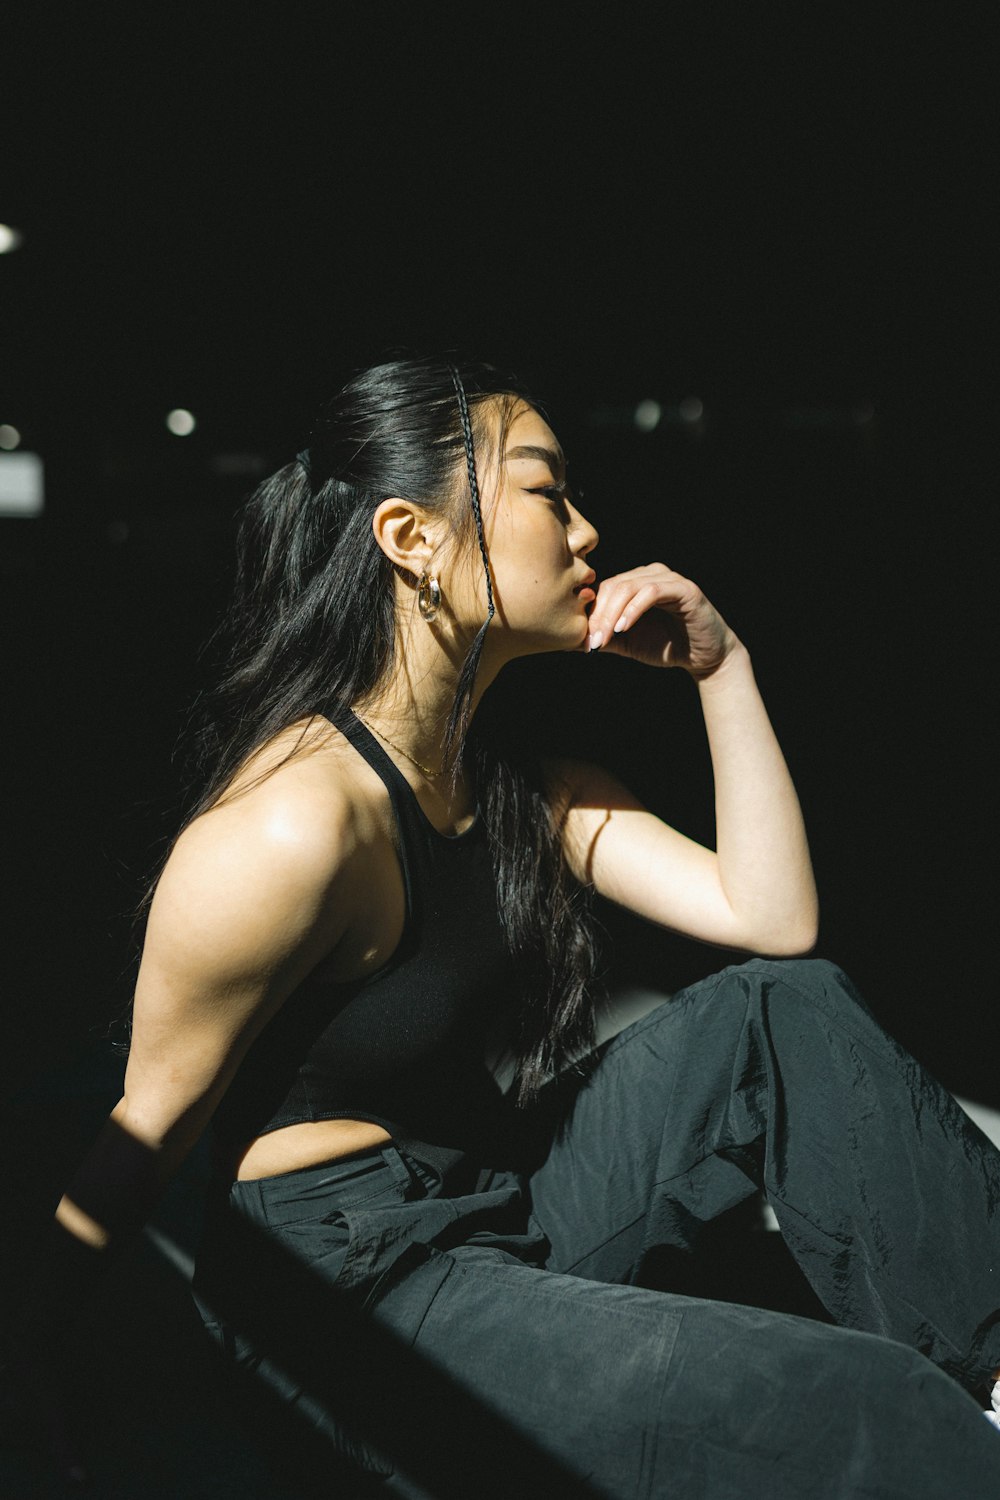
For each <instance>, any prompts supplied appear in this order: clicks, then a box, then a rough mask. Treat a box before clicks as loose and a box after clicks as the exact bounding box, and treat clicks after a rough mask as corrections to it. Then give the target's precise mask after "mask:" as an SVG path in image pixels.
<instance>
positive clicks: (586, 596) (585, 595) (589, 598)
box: [573, 588, 597, 604]
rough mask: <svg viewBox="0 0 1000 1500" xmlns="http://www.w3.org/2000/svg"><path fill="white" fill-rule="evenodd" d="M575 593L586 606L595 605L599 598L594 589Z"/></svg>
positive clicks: (577, 590) (583, 589) (578, 590)
mask: <svg viewBox="0 0 1000 1500" xmlns="http://www.w3.org/2000/svg"><path fill="white" fill-rule="evenodd" d="M573 592H574V594H575V595H576V597H577V598H578V599H582V600H583V601H584V603H585V604H593V602H594V600H595V599H596V598H597V595H596V594H595V593H594V590H593V589H592V588H582V589H574V590H573Z"/></svg>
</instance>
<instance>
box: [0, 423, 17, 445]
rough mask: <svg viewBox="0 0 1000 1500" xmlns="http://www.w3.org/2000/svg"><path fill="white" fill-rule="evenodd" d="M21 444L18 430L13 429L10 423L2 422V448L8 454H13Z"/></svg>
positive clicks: (0, 440)
mask: <svg viewBox="0 0 1000 1500" xmlns="http://www.w3.org/2000/svg"><path fill="white" fill-rule="evenodd" d="M20 442H21V434H20V433H19V432H18V430H17V428H16V427H12V426H11V425H10V423H9V422H0V448H3V449H4V451H5V452H7V453H13V451H14V449H15V448H17V447H18V446H19V445H20Z"/></svg>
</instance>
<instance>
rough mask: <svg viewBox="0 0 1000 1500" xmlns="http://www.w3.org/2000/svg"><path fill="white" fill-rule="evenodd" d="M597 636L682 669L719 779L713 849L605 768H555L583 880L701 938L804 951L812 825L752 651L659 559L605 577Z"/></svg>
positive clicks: (811, 931)
mask: <svg viewBox="0 0 1000 1500" xmlns="http://www.w3.org/2000/svg"><path fill="white" fill-rule="evenodd" d="M616 626H619V627H620V628H617V629H616ZM590 631H591V639H592V640H594V639H599V640H600V641H601V643H602V644H601V646H600V650H601V651H602V652H603V653H605V654H611V655H621V656H629V657H631V658H632V660H634V661H639V662H642V663H644V664H645V665H648V666H651V667H681V668H683V669H684V670H685V671H687V672H688V673H689V674H690V675H691V676H692V677H693V678H694V680H695V682H696V683H697V686H698V693H699V697H700V700H701V708H702V713H703V715H704V721H705V728H706V731H707V734H708V743H709V752H710V755H711V760H712V771H713V775H714V780H715V813H716V848H715V850H711V849H706V848H705V847H704V846H703V845H701V844H698V843H696V842H695V841H694V840H693V839H689V838H687V837H685V836H684V835H683V834H681V833H679V832H678V831H677V830H676V829H674V828H671V827H670V825H669V824H667V823H665V822H664V821H663V820H662V819H660V818H657V817H656V816H655V815H654V814H653V813H651V812H650V811H649V809H648V808H646V807H644V806H643V804H642V803H641V802H640V801H639V799H638V798H637V797H635V796H634V795H633V794H632V793H631V792H630V791H629V790H628V788H627V787H625V786H623V784H622V783H621V782H620V781H619V780H618V778H617V777H615V776H613V775H612V774H611V773H610V772H608V771H606V770H604V769H602V768H601V767H599V766H595V765H593V764H591V763H589V762H585V761H573V760H558V761H556V760H551V761H547V762H546V775H547V780H548V784H549V787H550V790H551V792H552V796H553V801H554V804H555V806H556V808H557V815H558V816H559V817H560V819H561V822H562V830H563V847H564V850H565V852H566V856H567V859H568V861H569V863H570V866H571V868H572V869H573V871H574V873H575V874H576V875H577V878H578V879H579V880H581V881H583V882H584V883H585V884H592V885H593V886H594V887H595V889H596V890H597V891H598V893H599V894H600V895H602V896H606V897H607V898H608V899H610V900H612V901H615V902H617V903H618V904H619V905H621V906H625V907H627V908H628V909H629V910H631V911H634V912H636V913H637V914H638V915H640V916H643V917H646V918H647V919H648V920H650V921H653V922H656V923H659V924H660V925H662V926H665V927H670V928H673V929H674V930H675V931H678V932H683V933H685V934H687V935H689V936H691V937H695V938H699V939H701V940H702V941H703V942H708V943H712V944H714V945H717V946H719V947H727V948H736V949H743V950H746V951H748V952H755V953H772V954H784V955H787V954H793V953H803V952H807V951H808V950H809V949H810V948H812V946H813V945H814V944H815V941H816V934H817V925H818V911H819V907H818V900H817V895H816V885H815V881H814V879H813V872H812V864H811V861H810V858H809V849H808V845H807V842H806V834H805V827H804V824H803V819H802V813H801V809H800V807H799V801H798V797H797V796H796V792H795V787H794V785H793V784H792V779H791V776H790V775H789V772H788V767H787V766H786V764H785V760H784V756H783V755H782V753H781V748H780V746H779V744H778V741H777V738H776V736H775V733H774V730H773V728H772V726H771V722H770V719H769V718H768V715H767V710H766V709H765V707H764V703H763V700H762V699H761V696H760V692H759V690H758V688H757V684H756V681H755V679H754V674H753V668H752V665H751V662H750V656H749V653H748V652H747V650H746V647H745V646H744V645H743V644H742V643H741V642H740V640H739V639H738V638H737V636H736V635H735V633H734V632H733V631H732V630H731V629H730V628H729V626H728V625H727V624H726V623H725V621H724V620H723V619H722V618H721V616H720V615H719V614H718V612H717V611H716V610H715V609H714V608H713V606H712V605H711V604H710V603H709V601H708V600H707V599H706V598H705V596H704V595H703V594H702V592H701V590H700V589H699V588H698V587H697V585H696V584H694V583H692V582H691V580H690V579H686V578H684V577H682V576H681V575H680V574H679V573H674V572H672V571H671V570H670V569H669V568H666V567H664V565H663V564H662V563H651V564H649V565H648V566H647V567H644V568H636V569H633V570H631V571H630V572H628V573H622V574H616V575H615V576H613V577H612V578H608V579H605V580H604V582H603V583H602V584H601V587H600V590H599V591H598V596H597V599H596V601H595V604H594V608H593V611H592V613H591V615H590ZM638 732H640V733H641V732H642V726H641V725H639V726H638ZM650 750H651V753H655V747H653V746H651V747H650ZM661 761H662V762H663V763H664V765H665V764H666V761H667V756H666V753H665V752H664V754H663V755H662V756H661Z"/></svg>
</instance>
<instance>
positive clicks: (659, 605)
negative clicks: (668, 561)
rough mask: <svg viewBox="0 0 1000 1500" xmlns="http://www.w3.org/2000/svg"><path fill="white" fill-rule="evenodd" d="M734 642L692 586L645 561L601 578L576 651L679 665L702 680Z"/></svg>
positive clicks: (653, 664) (661, 566) (736, 641)
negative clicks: (586, 632) (585, 635)
mask: <svg viewBox="0 0 1000 1500" xmlns="http://www.w3.org/2000/svg"><path fill="white" fill-rule="evenodd" d="M598 638H599V639H598ZM739 644H740V642H739V639H738V638H737V636H736V635H735V634H734V632H733V631H732V630H730V628H729V626H728V625H727V624H726V622H725V620H724V619H723V618H722V616H721V615H720V614H719V613H718V611H717V610H716V609H715V608H714V606H713V605H712V604H710V603H709V601H708V600H707V599H706V598H705V595H704V594H703V593H702V591H701V589H700V588H699V587H698V585H697V584H696V583H692V582H691V580H690V578H683V577H682V576H681V574H680V573H675V572H674V571H673V570H672V569H671V568H668V567H666V566H665V565H664V564H663V563H649V564H647V566H646V567H643V568H630V569H629V571H628V572H627V573H614V574H612V576H611V577H610V578H604V579H602V580H601V582H600V584H599V585H598V589H597V598H596V599H595V600H594V603H593V606H592V607H591V611H590V616H589V638H588V639H587V640H585V641H584V642H583V645H582V646H580V647H579V648H578V649H579V650H581V651H586V652H590V651H593V650H596V649H600V650H601V651H603V652H605V653H608V652H610V653H611V654H612V655H614V656H629V657H631V658H632V660H633V661H640V662H643V663H644V664H645V665H646V666H649V667H683V668H684V670H685V671H687V672H690V673H691V676H692V677H696V678H704V677H710V676H711V674H712V673H713V672H715V671H717V669H718V668H719V667H720V666H721V665H722V663H723V662H724V661H725V659H726V657H727V656H729V655H730V653H731V652H732V651H734V650H735V649H736V647H737V646H738V645H739Z"/></svg>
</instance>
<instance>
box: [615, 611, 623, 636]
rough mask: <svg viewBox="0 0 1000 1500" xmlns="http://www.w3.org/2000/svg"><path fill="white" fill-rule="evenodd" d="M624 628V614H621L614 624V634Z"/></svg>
mask: <svg viewBox="0 0 1000 1500" xmlns="http://www.w3.org/2000/svg"><path fill="white" fill-rule="evenodd" d="M624 629H625V616H624V615H622V617H621V619H620V620H619V621H618V624H617V625H616V626H615V635H617V634H618V632H619V630H624Z"/></svg>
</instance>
